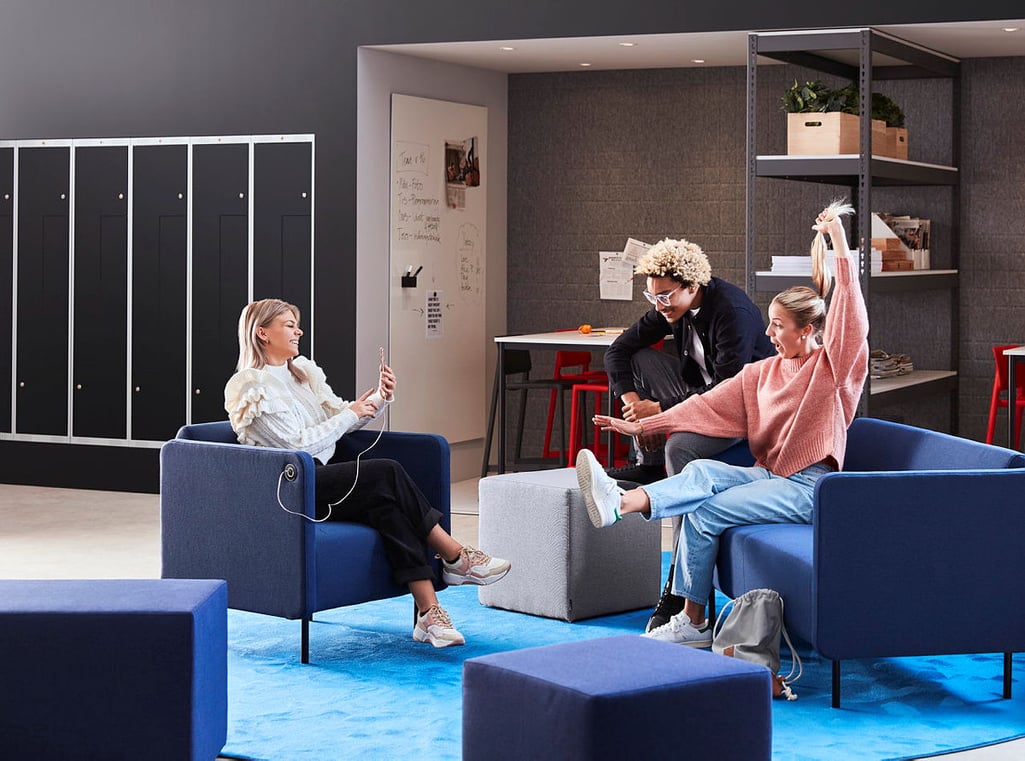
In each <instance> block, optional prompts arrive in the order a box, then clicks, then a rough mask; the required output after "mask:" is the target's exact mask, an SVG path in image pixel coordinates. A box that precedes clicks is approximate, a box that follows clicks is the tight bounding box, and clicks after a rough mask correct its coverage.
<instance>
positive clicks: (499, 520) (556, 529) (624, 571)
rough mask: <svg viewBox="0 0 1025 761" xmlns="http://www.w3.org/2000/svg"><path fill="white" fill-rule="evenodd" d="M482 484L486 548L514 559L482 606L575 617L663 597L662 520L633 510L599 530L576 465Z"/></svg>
mask: <svg viewBox="0 0 1025 761" xmlns="http://www.w3.org/2000/svg"><path fill="white" fill-rule="evenodd" d="M478 489H479V496H480V507H479V511H480V516H479V529H478V530H479V536H478V539H479V546H480V547H482V548H484V549H485V550H487V551H488V552H489V553H491V554H492V555H496V556H498V557H502V558H505V559H507V560H509V561H510V562H511V563H512V570H511V571H510V572H509V575H508V576H506V577H505V578H504V579H502V581H501V582H500V583H498V584H492V585H490V586H486V587H481V588H480V589H479V591H478V595H479V599H480V602H481V603H482V604H483V605H488V606H491V607H494V608H504V609H506V610H515V611H519V612H521V613H531V614H533V615H536V616H546V617H547V618H560V619H562V620H564V621H576V620H577V619H581V618H589V617H591V616H601V615H606V614H609V613H619V612H621V611H625V610H634V609H636V608H644V607H653V606H654V605H655V603H656V602H657V601H658V597H659V593H660V592H661V588H660V587H661V575H662V560H661V550H662V538H661V526H660V524H659V523H658V522H657V521H656V522H649V521H646V520H644V519H643V518H641V517H640V516H639V515H630V516H627V517H626V518H625V519H624V520H622V521H620V522H619V523H617V524H615V525H614V526H610V527H609V528H603V529H596V528H595V527H594V526H592V525H591V522H590V520H588V518H587V510H586V509H585V508H584V502H583V498H582V497H581V496H580V491H579V489H578V488H577V477H576V470H575V469H574V468H558V469H555V470H541V471H535V472H530V473H505V474H503V475H498V476H489V477H487V478H482V479H481V480H480V484H479V486H478Z"/></svg>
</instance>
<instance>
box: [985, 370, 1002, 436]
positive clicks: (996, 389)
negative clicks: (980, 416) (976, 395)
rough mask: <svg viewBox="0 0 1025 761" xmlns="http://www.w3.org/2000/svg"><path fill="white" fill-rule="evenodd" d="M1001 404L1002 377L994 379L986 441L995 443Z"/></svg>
mask: <svg viewBox="0 0 1025 761" xmlns="http://www.w3.org/2000/svg"><path fill="white" fill-rule="evenodd" d="M999 406H1000V378H999V377H996V378H994V379H993V393H992V394H991V395H990V398H989V422H987V423H986V443H987V444H992V443H993V432H994V431H995V430H996V425H997V408H998V407H999Z"/></svg>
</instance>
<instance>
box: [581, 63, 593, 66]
mask: <svg viewBox="0 0 1025 761" xmlns="http://www.w3.org/2000/svg"><path fill="white" fill-rule="evenodd" d="M580 65H581V66H590V65H591V64H589V63H582V64H580Z"/></svg>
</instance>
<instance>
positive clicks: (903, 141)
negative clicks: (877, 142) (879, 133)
mask: <svg viewBox="0 0 1025 761" xmlns="http://www.w3.org/2000/svg"><path fill="white" fill-rule="evenodd" d="M886 135H887V144H888V145H891V144H892V146H893V158H895V159H903V160H904V161H907V159H908V131H907V129H905V128H904V127H887V128H886ZM891 135H892V137H891Z"/></svg>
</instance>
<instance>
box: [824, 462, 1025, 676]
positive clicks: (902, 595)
mask: <svg viewBox="0 0 1025 761" xmlns="http://www.w3.org/2000/svg"><path fill="white" fill-rule="evenodd" d="M1023 494H1025V469H1020V468H1010V469H1000V470H961V471H921V470H919V471H898V472H886V473H880V472H874V473H834V474H829V475H826V476H823V477H822V478H821V479H819V481H818V483H817V484H816V489H815V495H816V496H815V516H814V543H815V545H814V553H815V560H814V567H815V578H814V580H813V596H814V598H815V609H816V622H815V627H816V636H815V646H816V649H817V650H818V651H819V652H820V653H822V655H824V656H825V657H827V658H830V659H833V660H841V659H847V658H861V657H877V656H901V655H923V654H940V653H976V652H1012V651H1021V650H1023V649H1025V615H1023V614H1022V613H1021V611H1020V607H1019V606H1018V605H1017V603H1016V601H1018V600H1021V599H1022V597H1023V596H1025V552H1023V551H1022V537H1023V536H1025V501H1023V499H1022V495H1023ZM966 602H967V603H969V605H968V606H967V607H969V608H970V609H971V611H972V615H971V617H970V618H969V619H968V620H960V618H959V610H963V609H964V608H965V607H966V606H965V605H964V603H966Z"/></svg>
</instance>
